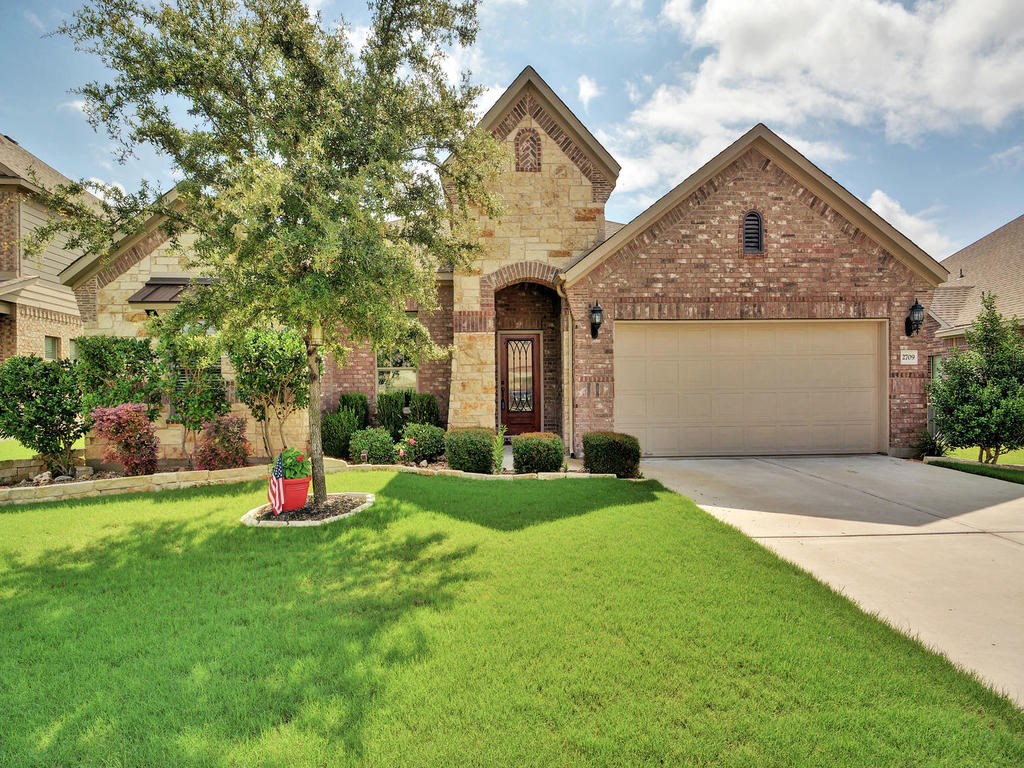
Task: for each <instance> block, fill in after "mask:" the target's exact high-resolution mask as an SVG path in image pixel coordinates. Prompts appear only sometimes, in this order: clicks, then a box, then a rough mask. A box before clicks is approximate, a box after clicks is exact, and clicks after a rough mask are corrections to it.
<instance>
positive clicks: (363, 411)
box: [338, 392, 370, 429]
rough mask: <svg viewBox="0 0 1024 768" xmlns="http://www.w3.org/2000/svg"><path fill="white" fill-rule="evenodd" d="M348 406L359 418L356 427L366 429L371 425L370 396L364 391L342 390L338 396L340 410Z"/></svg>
mask: <svg viewBox="0 0 1024 768" xmlns="http://www.w3.org/2000/svg"><path fill="white" fill-rule="evenodd" d="M345 408H348V409H349V410H350V411H352V412H353V413H354V414H355V415H356V418H357V419H358V420H359V426H358V427H356V429H366V428H367V427H368V426H370V398H368V397H367V396H366V395H364V394H363V393H362V392H342V393H341V395H339V396H338V412H339V413H341V411H342V410H344V409H345Z"/></svg>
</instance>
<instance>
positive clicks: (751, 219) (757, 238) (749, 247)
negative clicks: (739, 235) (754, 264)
mask: <svg viewBox="0 0 1024 768" xmlns="http://www.w3.org/2000/svg"><path fill="white" fill-rule="evenodd" d="M743 252H744V253H764V224H763V222H762V221H761V214H760V213H758V212H757V211H749V212H748V213H747V215H746V216H744V217H743Z"/></svg>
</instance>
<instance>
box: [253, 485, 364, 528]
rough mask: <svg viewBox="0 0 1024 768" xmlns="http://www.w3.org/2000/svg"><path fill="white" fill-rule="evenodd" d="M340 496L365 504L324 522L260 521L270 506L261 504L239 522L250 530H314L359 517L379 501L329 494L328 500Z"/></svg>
mask: <svg viewBox="0 0 1024 768" xmlns="http://www.w3.org/2000/svg"><path fill="white" fill-rule="evenodd" d="M339 496H348V497H353V496H355V497H357V498H360V499H363V503H362V504H360V505H359V506H358V507H356V508H355V509H350V510H349V511H348V512H343V513H342V514H340V515H335V516H334V517H325V518H324V519H323V520H260V519H259V516H260V515H261V514H263V513H264V512H266V511H267V507H268V506H270V505H269V504H260V505H259V506H258V507H253V508H252V509H250V510H249V511H248V512H246V513H245V514H244V515H242V517H241V518H239V522H240V523H242V525H248V526H249V527H250V528H313V527H316V526H318V525H327V524H328V523H333V522H335V521H336V520H344V519H345V518H346V517H352V515H357V514H359V513H360V512H363V511H364V510H367V509H369V508H370V507H372V506H373V504H374V502H376V501H377V497H376V496H374V495H373V494H372V493H358V492H348V493H328V494H327V498H329V499H330V498H332V497H333V498H338V497H339Z"/></svg>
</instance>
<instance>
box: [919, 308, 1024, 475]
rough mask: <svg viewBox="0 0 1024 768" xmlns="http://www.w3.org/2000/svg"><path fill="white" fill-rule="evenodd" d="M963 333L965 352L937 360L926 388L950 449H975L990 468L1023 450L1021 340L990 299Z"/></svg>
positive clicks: (1023, 360)
mask: <svg viewBox="0 0 1024 768" xmlns="http://www.w3.org/2000/svg"><path fill="white" fill-rule="evenodd" d="M982 304H983V307H984V308H983V310H982V312H981V314H979V315H978V318H977V319H976V320H975V321H974V323H973V324H972V325H971V327H970V328H969V329H968V330H967V332H966V334H965V337H966V340H967V345H968V346H967V348H966V349H957V350H955V351H954V352H953V354H951V355H950V356H948V357H946V358H945V359H944V360H943V361H942V372H941V374H940V375H939V377H938V378H937V379H935V380H934V381H933V382H932V384H931V387H930V389H929V396H930V398H931V404H932V406H933V407H934V408H935V425H936V429H937V430H938V432H939V433H940V434H941V435H942V439H943V440H944V441H945V443H946V444H947V445H948V446H950V447H951V448H966V447H970V446H978V447H979V458H980V460H982V461H985V462H987V463H991V464H994V463H995V462H996V461H997V460H998V458H999V455H1000V454H1001V453H1004V452H1005V451H1008V450H1015V449H1018V448H1022V447H1024V339H1022V338H1021V333H1020V328H1019V326H1018V324H1017V321H1016V320H1015V319H1014V320H1010V321H1006V320H1004V319H1003V317H1002V315H1000V314H999V313H998V312H997V311H996V300H995V296H994V295H992V294H987V295H986V296H984V297H983V298H982Z"/></svg>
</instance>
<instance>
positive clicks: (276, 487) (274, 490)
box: [267, 455, 284, 515]
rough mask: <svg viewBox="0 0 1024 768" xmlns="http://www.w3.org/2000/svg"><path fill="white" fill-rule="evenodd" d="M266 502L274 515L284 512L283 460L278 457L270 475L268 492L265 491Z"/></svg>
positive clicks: (281, 457)
mask: <svg viewBox="0 0 1024 768" xmlns="http://www.w3.org/2000/svg"><path fill="white" fill-rule="evenodd" d="M267 500H268V501H269V502H270V507H271V509H273V510H274V514H275V515H280V514H281V513H282V512H284V458H283V456H281V455H278V457H277V461H275V462H274V471H273V472H271V473H270V490H269V491H267Z"/></svg>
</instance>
